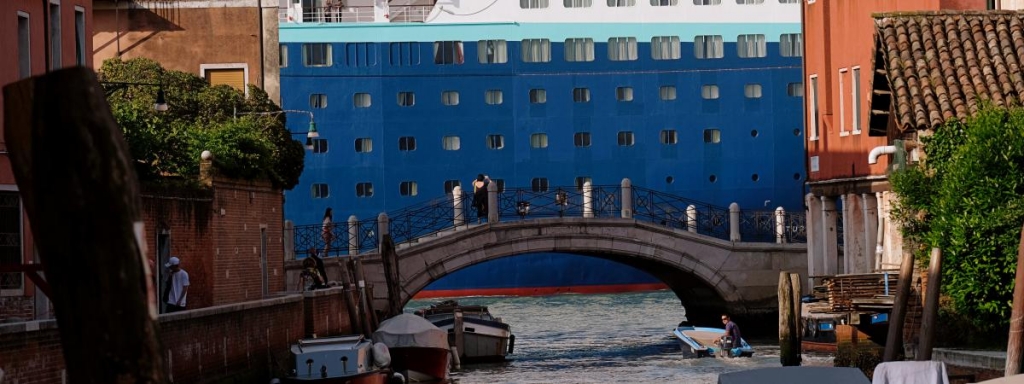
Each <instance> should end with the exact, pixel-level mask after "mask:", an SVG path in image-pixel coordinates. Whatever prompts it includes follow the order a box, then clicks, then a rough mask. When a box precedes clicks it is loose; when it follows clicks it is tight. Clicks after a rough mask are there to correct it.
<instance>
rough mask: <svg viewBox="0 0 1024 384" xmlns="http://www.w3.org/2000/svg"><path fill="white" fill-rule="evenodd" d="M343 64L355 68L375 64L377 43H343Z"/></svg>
mask: <svg viewBox="0 0 1024 384" xmlns="http://www.w3.org/2000/svg"><path fill="white" fill-rule="evenodd" d="M345 65H346V66H349V67H355V68H358V67H372V66H375V65H377V44H374V43H345Z"/></svg>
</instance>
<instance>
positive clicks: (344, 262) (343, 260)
mask: <svg viewBox="0 0 1024 384" xmlns="http://www.w3.org/2000/svg"><path fill="white" fill-rule="evenodd" d="M349 258H350V257H342V256H338V268H339V269H340V270H341V284H342V286H344V287H345V292H344V293H342V296H343V298H344V299H345V308H347V309H348V321H349V323H350V325H351V327H352V333H359V332H361V330H362V329H363V326H362V322H361V321H360V320H359V319H360V317H359V307H358V306H356V298H355V292H354V291H355V289H354V288H353V287H352V274H351V273H350V272H349V271H348V259H349Z"/></svg>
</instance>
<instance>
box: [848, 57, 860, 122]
mask: <svg viewBox="0 0 1024 384" xmlns="http://www.w3.org/2000/svg"><path fill="white" fill-rule="evenodd" d="M852 76H853V77H852V78H851V79H850V87H851V89H852V91H850V99H851V100H850V101H851V102H852V103H853V108H852V109H853V111H852V113H853V127H852V128H853V134H854V135H859V134H860V67H854V68H853V75H852Z"/></svg>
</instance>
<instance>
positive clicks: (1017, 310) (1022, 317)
mask: <svg viewBox="0 0 1024 384" xmlns="http://www.w3.org/2000/svg"><path fill="white" fill-rule="evenodd" d="M8 142H10V140H8ZM1022 366H1024V228H1022V229H1021V232H1020V244H1018V245H1017V276H1016V278H1015V279H1014V286H1013V311H1012V312H1011V313H1010V340H1009V342H1008V343H1007V345H1006V373H1005V375H1006V376H1013V375H1017V374H1020V373H1021V367H1022Z"/></svg>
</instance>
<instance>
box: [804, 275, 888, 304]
mask: <svg viewBox="0 0 1024 384" xmlns="http://www.w3.org/2000/svg"><path fill="white" fill-rule="evenodd" d="M897 277H898V276H897V275H896V274H895V273H889V274H885V273H867V274H855V275H836V276H831V277H826V278H823V279H822V282H823V284H824V286H825V289H826V292H827V296H828V304H829V309H830V310H831V311H832V312H846V311H853V310H856V309H857V308H856V307H858V306H861V305H863V304H868V306H872V307H874V306H877V305H878V304H882V303H883V302H888V303H891V299H888V298H887V296H886V291H885V287H886V284H885V282H886V280H888V281H889V292H888V293H889V295H895V291H896V280H897ZM854 299H856V301H857V304H860V305H855V303H854ZM890 305H891V304H890Z"/></svg>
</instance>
